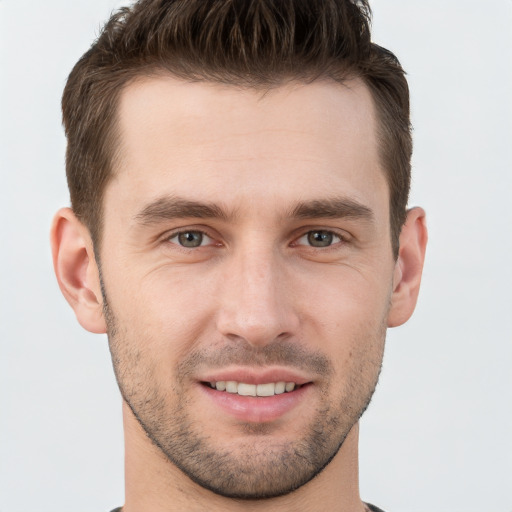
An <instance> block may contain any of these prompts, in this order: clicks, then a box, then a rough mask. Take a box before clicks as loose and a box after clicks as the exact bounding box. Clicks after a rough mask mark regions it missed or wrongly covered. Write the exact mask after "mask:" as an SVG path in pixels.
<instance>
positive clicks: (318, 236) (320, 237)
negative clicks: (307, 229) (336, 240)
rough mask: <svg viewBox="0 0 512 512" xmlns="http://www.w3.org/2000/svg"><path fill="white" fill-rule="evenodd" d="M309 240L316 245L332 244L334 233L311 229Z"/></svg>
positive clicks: (325, 245)
mask: <svg viewBox="0 0 512 512" xmlns="http://www.w3.org/2000/svg"><path fill="white" fill-rule="evenodd" d="M308 242H309V243H310V244H311V245H312V246H314V247H327V246H329V245H331V244H332V233H329V232H328V231H311V233H309V234H308Z"/></svg>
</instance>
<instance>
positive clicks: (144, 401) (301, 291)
mask: <svg viewBox="0 0 512 512" xmlns="http://www.w3.org/2000/svg"><path fill="white" fill-rule="evenodd" d="M63 113H64V124H65V128H66V135H67V138H68V149H67V161H66V165H67V175H68V183H69V188H70V192H71V203H72V209H68V208H65V209H62V210H60V211H59V212H58V213H57V215H56V217H55V220H54V223H53V227H52V235H51V238H52V247H53V259H54V266H55V271H56V275H57V279H58V281H59V285H60V287H61V290H62V292H63V294H64V295H65V297H66V299H67V300H68V301H69V303H70V304H71V306H72V307H73V309H74V311H75V313H76V316H77V319H78V321H79V322H80V324H81V325H82V326H83V327H84V328H85V329H87V330H89V331H91V332H96V333H104V332H107V333H108V337H109V344H110V350H111V353H112V360H113V366H114V370H115V374H116V378H117V381H118V383H119V387H120V390H121V394H122V397H123V415H124V429H125V445H126V503H125V505H124V507H123V509H122V510H123V511H124V512H135V511H137V512H142V511H152V512H160V511H174V510H176V511H178V510H179V511H185V510H186V511H204V510H208V511H217V510H219V511H220V510H222V511H225V510H230V511H231V510H232V511H237V510H255V511H257V510H276V511H291V510H293V511H297V510H301V511H306V510H308V511H309V510H311V511H315V510H318V511H337V510H340V511H351V512H352V511H354V512H355V511H363V510H378V509H377V508H376V507H373V506H371V505H367V504H365V503H363V502H362V501H361V499H360V497H359V490H358V469H357V444H358V420H359V418H360V417H361V415H362V413H363V412H364V410H365V409H366V407H367V406H368V404H369V402H370V399H371V396H372V394H373V392H374V389H375V386H376V384H377V380H378V376H379V372H380V368H381V363H382V355H383V349H384V340H385V333H386V328H387V327H393V326H396V325H400V324H402V323H404V322H405V321H407V319H408V318H409V317H410V315H411V314H412V312H413V309H414V307H415V303H416V299H417V295H418V290H419V285H420V278H421V270H422V265H423V259H424V253H425V246H426V239H427V235H426V228H425V214H424V212H423V210H421V209H420V208H414V209H411V210H408V211H407V210H406V205H407V197H408V191H409V182H410V157H411V138H410V126H409V99H408V89H407V83H406V81H405V78H404V73H403V70H402V69H401V67H400V65H399V63H398V61H397V60H396V58H395V57H394V56H393V55H392V54H391V53H390V52H388V51H387V50H384V49H382V48H380V47H378V46H376V45H374V44H372V43H371V42H370V33H369V7H368V6H367V5H366V3H364V2H358V3H353V2H351V1H349V0H323V1H322V0H314V1H313V0H308V1H305V0H303V1H299V0H297V1H286V2H284V1H281V0H279V1H277V0H255V1H247V0H208V1H205V0H201V1H199V0H197V1H196V0H175V1H172V0H171V1H169V0H168V1H164V0H142V1H140V2H138V3H137V4H135V5H134V6H133V7H132V8H131V9H123V10H121V11H120V12H119V13H117V14H115V15H114V16H113V17H112V18H111V20H110V21H109V22H108V24H107V25H106V26H105V28H104V30H103V32H102V34H101V35H100V37H99V39H98V40H97V41H96V42H95V43H94V45H93V46H92V48H91V49H90V50H89V51H88V52H87V53H86V54H85V55H84V56H83V57H82V58H81V59H80V61H79V62H78V63H77V65H76V66H75V68H74V69H73V71H72V73H71V75H70V77H69V80H68V83H67V85H66V89H65V91H64V96H63Z"/></svg>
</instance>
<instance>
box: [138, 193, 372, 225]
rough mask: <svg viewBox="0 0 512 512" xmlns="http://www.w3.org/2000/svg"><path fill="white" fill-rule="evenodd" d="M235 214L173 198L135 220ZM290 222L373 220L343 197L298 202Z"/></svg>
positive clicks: (164, 199)
mask: <svg viewBox="0 0 512 512" xmlns="http://www.w3.org/2000/svg"><path fill="white" fill-rule="evenodd" d="M235 217H236V212H234V211H233V212H227V211H225V210H224V209H222V208H221V207H220V206H218V205H217V204H214V203H204V202H200V201H193V200H190V199H185V198H181V197H176V196H165V197H161V198H159V199H157V200H155V201H153V202H151V203H149V204H148V205H146V206H145V207H144V208H143V209H142V210H141V211H140V212H139V213H138V214H136V215H135V217H134V218H135V221H136V222H137V223H139V224H142V225H152V224H158V223H160V222H163V221H166V220H173V219H181V218H196V219H220V220H223V221H228V220H232V219H234V218H235ZM288 217H291V218H294V219H317V218H330V219H340V218H349V219H360V220H365V221H369V222H371V221H373V220H374V214H373V211H372V210H371V209H370V208H369V207H368V206H365V205H364V204H362V203H359V202H358V201H355V200H353V199H348V198H344V197H341V198H339V197H336V198H328V199H317V200H311V201H301V202H298V203H297V204H296V205H295V207H294V208H292V209H291V210H290V212H289V214H288Z"/></svg>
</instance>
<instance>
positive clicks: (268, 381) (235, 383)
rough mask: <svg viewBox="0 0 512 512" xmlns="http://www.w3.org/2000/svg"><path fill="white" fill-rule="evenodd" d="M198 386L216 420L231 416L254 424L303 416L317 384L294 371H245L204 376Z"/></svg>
mask: <svg viewBox="0 0 512 512" xmlns="http://www.w3.org/2000/svg"><path fill="white" fill-rule="evenodd" d="M198 384H200V386H199V389H201V390H202V396H204V398H205V399H206V402H205V406H206V407H208V408H209V407H211V406H213V407H214V410H215V411H216V412H215V413H214V414H215V417H216V419H217V421H219V420H220V419H221V418H222V417H225V418H229V417H231V418H233V419H235V420H237V421H241V422H243V423H253V424H254V423H269V422H273V421H276V420H279V419H280V418H284V417H285V416H287V417H289V418H295V417H296V415H300V414H301V412H300V411H305V409H303V408H304V407H306V406H307V404H308V403H310V400H311V397H312V395H311V393H312V390H313V384H314V382H313V381H311V380H309V379H308V378H307V377H306V378H304V377H303V376H299V375H297V374H296V373H295V372H293V371H287V370H276V371H272V370H270V371H267V372H262V373H261V372H253V371H250V370H244V369H242V370H238V371H237V370H234V371H225V372H219V374H217V375H209V376H206V375H205V376H204V377H203V378H202V379H200V380H199V382H198ZM308 397H309V398H308ZM225 414H227V416H224V415H225ZM289 415H292V416H289Z"/></svg>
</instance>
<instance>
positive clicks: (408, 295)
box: [388, 208, 428, 327]
mask: <svg viewBox="0 0 512 512" xmlns="http://www.w3.org/2000/svg"><path fill="white" fill-rule="evenodd" d="M427 238H428V235H427V226H426V222H425V211H424V210H423V209H422V208H412V209H411V210H409V211H408V212H407V220H406V222H405V224H404V226H403V227H402V231H401V233H400V250H399V253H398V258H397V261H396V264H395V272H394V276H393V294H392V295H391V308H390V310H389V314H388V327H396V326H398V325H402V324H403V323H405V322H407V320H409V318H410V317H411V315H412V313H413V311H414V308H415V307H416V301H417V300H418V293H419V291H420V282H421V272H422V270H423V262H424V260H425V249H426V247H427Z"/></svg>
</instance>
